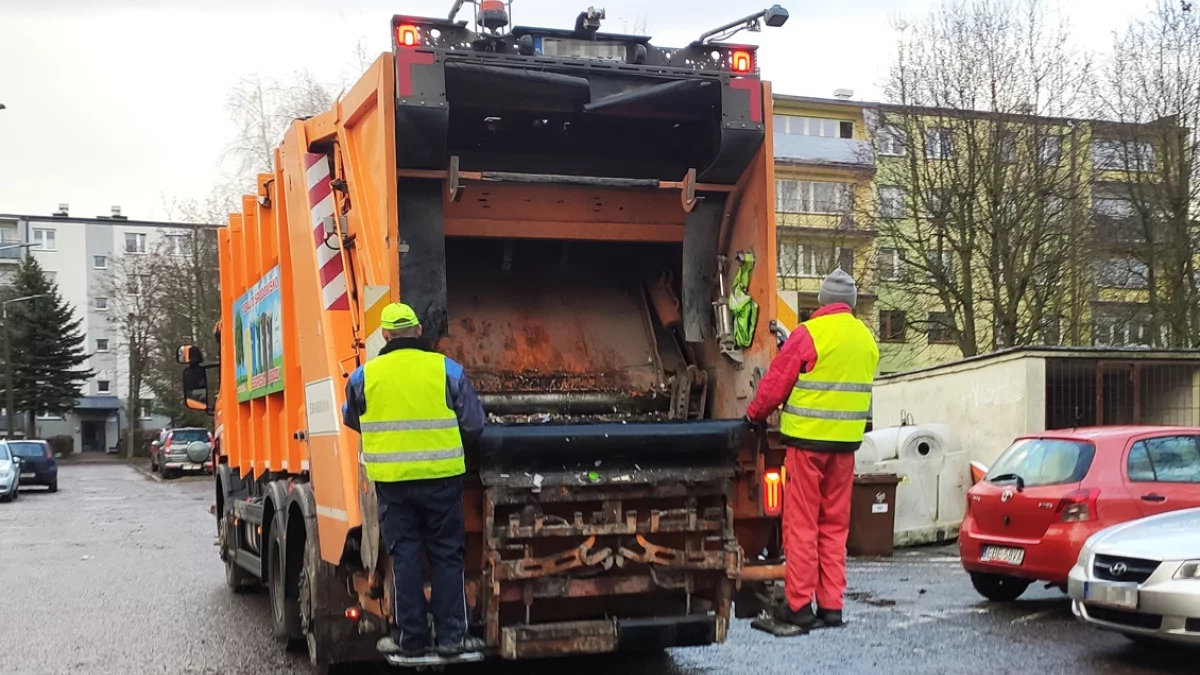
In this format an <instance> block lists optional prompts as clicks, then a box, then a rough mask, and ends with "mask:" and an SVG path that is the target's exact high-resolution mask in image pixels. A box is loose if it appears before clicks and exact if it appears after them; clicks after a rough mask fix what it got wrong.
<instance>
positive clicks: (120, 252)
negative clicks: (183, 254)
mask: <svg viewBox="0 0 1200 675" xmlns="http://www.w3.org/2000/svg"><path fill="white" fill-rule="evenodd" d="M198 227H210V226H206V225H194V224H181V223H167V222H158V221H141V220H131V219H129V218H127V217H125V216H122V215H121V212H120V208H119V207H116V206H114V207H112V214H111V215H109V216H98V217H94V218H80V217H73V216H70V215H69V209H68V206H67V205H66V204H60V205H59V208H58V211H57V213H56V214H55V215H50V216H37V215H6V214H3V213H0V284H3V283H6V282H7V281H8V278H9V277H10V276H11V275H13V274H14V273H15V272H16V269H17V267H18V265H20V263H21V260H22V258H23V257H24V256H25V255H32V256H34V257H36V258H37V261H38V263H39V264H40V265H41V266H42V269H43V270H44V271H45V272H46V275H47V276H48V277H49V278H51V279H52V280H53V281H54V282H55V283H56V284H58V291H59V293H60V294H61V295H62V298H63V299H64V300H65V301H66V302H68V303H70V305H71V307H73V308H74V309H75V312H76V314H77V315H78V316H81V317H82V318H83V324H82V327H81V330H82V331H83V332H84V334H85V338H86V346H87V352H88V354H89V358H88V363H87V367H88V368H89V369H90V370H91V371H92V377H91V379H89V380H88V381H87V382H86V383H85V384H84V385H83V387H82V388H81V390H80V396H79V399H78V401H77V403H76V408H75V410H74V411H73V412H71V413H69V414H67V415H65V416H62V417H58V416H39V417H38V420H37V434H38V437H39V438H50V437H52V436H71V437H73V438H74V439H75V452H104V451H111V450H115V449H116V448H117V446H118V444H119V443H120V439H121V434H122V432H123V431H124V430H126V429H128V428H129V426H130V425H129V420H127V419H126V414H125V411H126V409H127V407H126V405H125V402H126V401H127V400H128V396H129V371H128V360H127V356H125V354H124V350H123V349H122V344H121V343H122V340H121V336H120V334H119V331H118V330H117V329H116V327H115V326H113V325H111V324H110V323H109V317H110V316H111V314H110V307H109V305H110V302H109V299H108V298H106V297H104V294H103V293H104V292H103V291H102V290H101V289H102V287H103V280H104V279H105V275H106V274H108V273H109V270H110V269H111V268H112V267H113V265H114V261H115V260H118V259H119V258H120V257H121V256H127V255H150V254H151V252H154V251H156V250H158V249H157V246H158V243H159V240H160V239H161V238H163V237H169V236H172V235H190V234H191V233H192V232H193V230H195V229H196V228H198ZM27 251H28V253H27ZM142 398H143V399H145V400H149V394H147V393H143V394H142ZM18 419H20V418H18ZM169 423H170V420H169V419H166V418H163V417H154V416H146V417H143V419H142V420H141V421H140V425H141V427H142V428H143V429H159V428H162V427H164V426H166V425H167V424H169ZM3 425H4V420H3V416H0V428H3ZM16 426H17V427H18V429H17V433H18V434H20V433H22V429H23V428H24V424H23V422H20V421H18V422H17V424H16Z"/></svg>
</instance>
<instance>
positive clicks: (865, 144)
mask: <svg viewBox="0 0 1200 675" xmlns="http://www.w3.org/2000/svg"><path fill="white" fill-rule="evenodd" d="M775 161H776V162H778V163H780V164H797V165H807V166H823V167H830V168H847V169H860V170H861V169H869V170H874V169H875V150H874V148H873V147H872V146H871V143H870V142H869V141H860V140H856V139H853V138H828V137H823V136H802V135H799V134H775Z"/></svg>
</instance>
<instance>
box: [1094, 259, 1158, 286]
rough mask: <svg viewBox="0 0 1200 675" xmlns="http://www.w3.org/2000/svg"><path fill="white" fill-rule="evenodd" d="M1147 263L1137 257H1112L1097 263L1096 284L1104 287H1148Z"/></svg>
mask: <svg viewBox="0 0 1200 675" xmlns="http://www.w3.org/2000/svg"><path fill="white" fill-rule="evenodd" d="M1147 275H1148V271H1147V269H1146V264H1145V263H1143V262H1142V261H1140V260H1138V259H1136V258H1122V257H1115V256H1114V257H1110V258H1107V259H1105V260H1101V261H1099V262H1097V264H1096V284H1097V285H1098V286H1100V287H1102V288H1146V287H1147V282H1148V276H1147Z"/></svg>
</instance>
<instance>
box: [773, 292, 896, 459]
mask: <svg viewBox="0 0 1200 675" xmlns="http://www.w3.org/2000/svg"><path fill="white" fill-rule="evenodd" d="M804 325H805V327H806V328H807V329H808V332H809V335H810V336H811V337H812V341H813V346H814V347H815V349H816V352H817V365H816V367H815V368H813V370H812V371H811V372H808V373H802V374H801V375H800V377H799V379H798V380H797V381H796V385H795V387H794V388H793V389H792V393H791V395H790V396H788V400H787V404H786V405H784V407H783V412H782V414H780V419H779V431H780V433H782V434H783V435H785V436H789V437H791V438H797V439H804V440H811V441H828V442H836V443H858V442H861V441H862V438H863V432H864V431H866V426H867V419H868V418H869V417H870V416H871V412H870V411H871V383H872V382H873V381H874V379H875V368H876V366H878V365H879V347H878V346H876V344H875V338H874V336H872V335H871V331H870V329H869V328H867V326H866V325H865V324H864V323H863V322H862V321H859V320H858V319H856V318H855V317H854V316H853V315H852V314H849V313H838V314H827V315H825V316H820V317H817V318H815V319H809V320H808V321H806V322H805V323H804Z"/></svg>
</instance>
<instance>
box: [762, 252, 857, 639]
mask: <svg viewBox="0 0 1200 675" xmlns="http://www.w3.org/2000/svg"><path fill="white" fill-rule="evenodd" d="M857 301H858V289H857V287H856V285H855V283H854V278H853V277H851V276H850V275H849V274H847V273H846V272H844V271H842V270H841V269H837V270H834V271H833V273H832V274H830V275H829V276H827V277H825V280H824V281H823V282H822V284H821V290H820V292H818V294H817V302H818V303H820V305H821V308H820V309H819V310H817V311H816V312H813V315H812V317H811V318H810V319H809V320H808V321H805V322H804V323H802V324H800V326H798V327H797V328H796V330H795V331H793V332H792V334H791V336H790V337H789V338H788V340H787V342H786V343H785V344H784V345H783V349H782V350H781V351H780V352H779V356H777V357H776V358H775V360H774V361H773V362H772V363H771V367H770V368H769V369H768V370H767V374H766V375H765V376H764V377H763V379H762V382H761V383H760V384H759V385H758V391H757V393H756V394H755V397H754V400H753V401H752V402H751V403H750V406H749V407H748V408H747V410H746V417H747V419H748V421H749V422H751V423H753V424H761V423H762V422H765V421H766V419H767V418H768V417H770V416H771V414H772V413H773V412H775V410H777V409H778V408H779V406H780V405H783V411H782V412H781V413H780V417H779V432H780V436H781V438H782V440H783V442H784V444H785V445H787V448H788V449H787V458H786V461H785V464H784V466H785V468H786V474H787V483H786V484H785V485H784V503H783V546H784V554H785V555H786V556H787V571H786V574H785V577H784V589H785V591H786V596H787V602H786V604H785V605H783V606H781V607H779V608H778V610H777V611H776V613H775V617H774V618H775V620H776V621H780V622H784V623H787V624H790V625H792V626H795V627H797V628H799V629H801V631H802V632H807V631H808V630H809V629H812V628H815V627H820V626H841V625H844V618H843V616H842V609H843V603H844V598H843V596H844V595H845V592H846V539H847V537H848V536H849V533H850V492H851V489H852V487H853V483H854V452H855V451H856V450H858V447H859V445H861V444H862V439H863V433H864V432H865V430H866V424H867V418H868V417H869V416H870V410H871V383H872V381H873V380H874V379H875V368H876V366H878V365H879V347H878V346H877V345H876V344H875V338H874V336H872V335H871V330H870V329H869V328H867V326H866V325H865V324H864V323H863V322H862V321H859V320H858V319H857V318H855V317H854V314H853V311H854V305H855V303H856V302H857ZM814 600H815V601H816V611H815V612H814V610H813V602H814Z"/></svg>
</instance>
